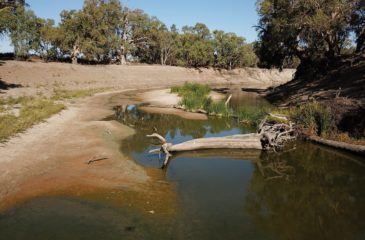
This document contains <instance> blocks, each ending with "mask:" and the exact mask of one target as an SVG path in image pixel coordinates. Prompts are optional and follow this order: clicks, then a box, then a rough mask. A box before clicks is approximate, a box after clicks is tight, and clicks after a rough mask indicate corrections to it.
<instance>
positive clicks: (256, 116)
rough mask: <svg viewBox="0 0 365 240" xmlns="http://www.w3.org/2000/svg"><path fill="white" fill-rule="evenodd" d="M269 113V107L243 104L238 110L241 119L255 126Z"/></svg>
mask: <svg viewBox="0 0 365 240" xmlns="http://www.w3.org/2000/svg"><path fill="white" fill-rule="evenodd" d="M267 113H268V109H266V108H258V107H255V106H242V107H240V108H238V109H237V111H236V114H237V117H238V120H239V121H241V122H244V123H247V124H250V125H252V126H255V127H256V126H258V125H259V124H260V122H261V121H262V120H263V119H264V118H265V116H267Z"/></svg>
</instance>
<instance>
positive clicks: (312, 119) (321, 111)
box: [290, 101, 331, 136]
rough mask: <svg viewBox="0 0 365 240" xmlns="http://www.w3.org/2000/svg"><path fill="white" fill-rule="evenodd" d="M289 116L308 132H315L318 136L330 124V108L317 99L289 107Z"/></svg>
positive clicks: (326, 129)
mask: <svg viewBox="0 0 365 240" xmlns="http://www.w3.org/2000/svg"><path fill="white" fill-rule="evenodd" d="M290 117H291V119H293V120H294V122H295V123H296V124H297V125H299V126H302V127H303V128H305V129H307V130H308V131H309V133H311V134H313V133H315V134H317V135H319V136H321V135H323V134H326V133H327V132H328V131H329V129H330V126H331V110H330V108H329V107H327V106H325V105H323V104H321V103H319V102H317V101H312V102H308V103H305V104H302V105H300V106H298V107H296V108H293V109H291V111H290Z"/></svg>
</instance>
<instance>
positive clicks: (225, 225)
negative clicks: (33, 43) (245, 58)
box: [0, 94, 365, 240]
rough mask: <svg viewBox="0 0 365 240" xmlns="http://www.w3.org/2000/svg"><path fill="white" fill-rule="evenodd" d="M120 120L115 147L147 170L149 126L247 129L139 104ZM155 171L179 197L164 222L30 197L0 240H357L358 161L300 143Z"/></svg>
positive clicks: (364, 178) (188, 135) (360, 223)
mask: <svg viewBox="0 0 365 240" xmlns="http://www.w3.org/2000/svg"><path fill="white" fill-rule="evenodd" d="M242 104H250V105H255V106H258V107H259V106H262V105H265V104H267V103H265V102H264V101H263V100H260V99H258V98H257V97H255V96H253V95H252V94H240V95H239V96H238V97H237V96H236V97H235V99H234V101H233V105H242ZM113 119H115V118H113ZM120 121H121V122H123V123H124V124H127V125H129V126H131V127H133V128H135V130H136V133H135V135H133V136H131V137H129V138H128V139H126V140H124V141H123V142H122V143H121V147H120V150H121V151H123V152H124V153H125V154H128V155H129V156H130V157H131V158H133V159H134V160H135V161H136V162H137V163H139V164H140V165H142V166H145V167H146V168H155V169H158V168H160V167H161V165H162V163H163V156H161V157H159V156H158V155H156V154H149V153H148V151H149V150H151V149H154V148H156V147H158V146H157V143H156V142H154V141H153V140H151V139H147V138H146V135H147V134H151V133H152V132H153V131H154V130H157V132H159V133H160V134H161V135H163V136H164V137H165V138H166V139H167V140H168V142H171V143H180V142H183V141H187V140H190V139H193V138H200V137H213V136H226V135H232V134H242V133H250V132H254V131H255V129H254V128H252V127H248V126H244V125H242V124H240V123H238V122H237V121H236V120H234V119H226V118H209V119H208V120H206V121H202V120H187V119H183V118H180V117H178V116H173V115H163V114H149V113H144V112H142V111H140V110H138V107H137V106H130V107H129V108H128V115H127V117H126V118H124V119H123V120H121V119H120ZM160 171H163V174H164V178H165V179H166V180H167V181H168V182H170V183H171V184H172V185H174V186H175V189H176V194H177V196H178V197H177V199H178V200H177V201H178V202H177V204H178V205H179V211H178V213H177V214H176V216H174V218H173V219H172V220H170V221H166V222H165V221H164V222H158V220H155V219H152V220H151V219H148V217H146V216H144V215H140V214H139V213H137V212H135V211H133V210H130V209H124V208H117V207H113V206H110V205H108V204H106V203H103V202H95V201H93V200H91V199H87V198H74V197H67V196H63V197H48V198H37V199H34V200H32V201H30V202H27V203H25V204H23V205H21V206H18V207H16V208H14V209H11V210H8V211H6V212H4V213H1V214H0V239H209V240H212V239H288V240H289V239H303V240H304V239H332V240H335V239H365V217H364V216H365V187H364V186H365V160H364V159H363V158H362V157H358V156H355V155H352V154H349V153H346V152H342V151H337V150H334V149H331V148H327V147H323V146H320V145H316V144H313V143H309V142H301V141H298V142H294V143H292V144H290V146H289V147H288V149H286V151H284V152H281V153H265V152H261V151H256V150H246V151H231V150H213V151H197V152H189V153H181V154H176V155H174V156H173V157H172V159H171V160H170V164H169V165H168V166H167V167H166V168H165V169H163V170H160ZM106 194H107V193H106ZM167 207H168V206H167ZM136 229H137V230H136Z"/></svg>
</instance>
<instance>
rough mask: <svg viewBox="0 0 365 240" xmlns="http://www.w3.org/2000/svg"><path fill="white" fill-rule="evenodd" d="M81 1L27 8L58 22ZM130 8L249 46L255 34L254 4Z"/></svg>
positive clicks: (161, 2)
mask: <svg viewBox="0 0 365 240" xmlns="http://www.w3.org/2000/svg"><path fill="white" fill-rule="evenodd" d="M83 2H84V1H83V0H52V1H50V0H27V3H28V4H29V5H30V8H31V9H32V10H33V11H34V12H35V13H36V14H37V15H38V16H39V17H42V18H52V19H54V20H56V22H58V21H59V19H60V17H59V14H60V12H61V11H62V10H63V9H68V10H69V9H80V8H82V5H83ZM122 3H123V4H124V5H126V6H128V7H130V8H139V9H142V10H144V11H145V12H146V13H148V14H149V15H151V16H156V17H157V18H158V19H160V20H161V21H162V22H164V23H165V24H167V25H169V26H170V25H172V24H176V25H177V26H178V27H179V28H181V27H182V26H184V25H194V24H195V23H197V22H202V23H205V24H206V25H207V26H208V27H209V28H210V29H211V30H215V29H219V30H224V31H226V32H234V33H236V34H238V35H240V36H243V37H245V38H246V39H247V41H248V42H252V41H254V40H255V39H256V37H257V34H256V31H255V29H254V28H253V26H254V25H255V24H257V21H258V16H257V13H256V5H255V4H256V0H124V1H122ZM9 45H10V44H9V40H8V39H6V38H5V39H1V40H0V52H8V51H12V47H11V46H9Z"/></svg>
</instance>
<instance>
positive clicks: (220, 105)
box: [205, 101, 232, 117]
mask: <svg viewBox="0 0 365 240" xmlns="http://www.w3.org/2000/svg"><path fill="white" fill-rule="evenodd" d="M205 110H206V111H207V112H208V114H209V115H218V116H225V117H229V116H230V115H231V113H232V111H231V110H230V109H229V108H228V107H227V106H226V104H225V102H224V101H217V102H213V101H210V103H209V104H207V105H206V107H205Z"/></svg>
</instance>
